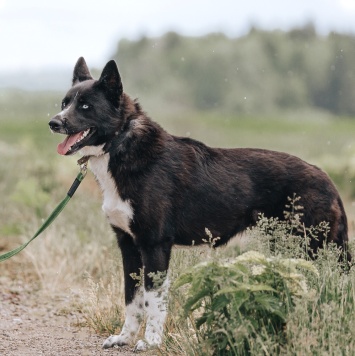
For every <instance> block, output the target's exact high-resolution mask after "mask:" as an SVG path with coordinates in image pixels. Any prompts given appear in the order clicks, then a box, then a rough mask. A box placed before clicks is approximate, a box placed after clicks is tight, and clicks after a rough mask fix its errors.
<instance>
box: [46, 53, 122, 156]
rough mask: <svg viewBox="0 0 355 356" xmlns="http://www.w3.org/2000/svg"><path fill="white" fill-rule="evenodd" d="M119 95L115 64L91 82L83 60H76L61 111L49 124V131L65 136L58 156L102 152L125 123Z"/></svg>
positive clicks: (120, 86)
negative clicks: (121, 115)
mask: <svg viewBox="0 0 355 356" xmlns="http://www.w3.org/2000/svg"><path fill="white" fill-rule="evenodd" d="M122 95H123V91H122V82H121V77H120V74H119V72H118V68H117V65H116V63H115V61H113V60H111V61H109V62H108V63H107V64H106V66H105V68H104V69H103V71H102V74H101V77H100V79H99V80H94V79H93V77H92V76H91V74H90V71H89V69H88V67H87V65H86V63H85V60H84V58H82V57H81V58H79V60H78V62H77V63H76V65H75V68H74V73H73V82H72V87H71V89H70V90H69V91H68V92H67V94H66V95H65V97H64V99H63V101H62V111H61V112H60V113H59V114H57V115H56V116H54V117H53V118H52V119H51V121H50V122H49V127H50V129H51V130H52V132H56V133H61V134H65V135H67V137H66V138H65V140H64V141H63V142H62V143H60V144H59V145H58V148H57V151H58V153H59V154H61V155H71V154H74V153H76V152H77V151H79V150H82V151H83V153H84V154H90V152H98V151H101V152H102V150H101V149H102V147H103V146H104V144H105V143H107V142H108V141H109V140H110V139H111V138H112V137H114V136H115V135H117V134H118V133H119V131H120V130H121V129H122V125H123V124H124V123H123V122H121V121H122V120H120V115H119V111H120V110H119V109H120V105H121V101H122V100H121V99H122ZM85 150H87V151H88V152H85Z"/></svg>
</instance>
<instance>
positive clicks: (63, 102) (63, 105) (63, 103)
mask: <svg viewBox="0 0 355 356" xmlns="http://www.w3.org/2000/svg"><path fill="white" fill-rule="evenodd" d="M65 105H66V104H65V101H62V110H63V109H64V108H65Z"/></svg>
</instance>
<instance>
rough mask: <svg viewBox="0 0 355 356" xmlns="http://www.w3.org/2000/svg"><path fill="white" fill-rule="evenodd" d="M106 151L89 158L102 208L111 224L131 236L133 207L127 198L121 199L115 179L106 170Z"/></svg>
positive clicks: (107, 158)
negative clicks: (99, 187)
mask: <svg viewBox="0 0 355 356" xmlns="http://www.w3.org/2000/svg"><path fill="white" fill-rule="evenodd" d="M108 160H109V156H108V153H106V154H103V155H101V156H96V157H95V156H94V157H91V158H90V161H89V164H90V169H91V170H92V172H93V173H94V174H95V176H96V179H97V180H98V182H99V184H100V186H101V189H102V192H103V199H104V201H103V204H102V210H103V211H104V213H105V214H106V216H107V218H108V220H109V222H110V224H111V225H113V226H116V227H118V228H120V229H122V230H123V231H125V232H127V233H128V234H130V235H131V236H133V233H132V231H131V229H130V223H131V221H132V220H133V209H132V206H131V203H130V201H129V200H122V198H121V197H120V194H119V192H118V190H117V187H116V184H115V181H114V180H113V178H112V176H111V174H110V172H108Z"/></svg>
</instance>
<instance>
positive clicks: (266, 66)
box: [114, 24, 355, 116]
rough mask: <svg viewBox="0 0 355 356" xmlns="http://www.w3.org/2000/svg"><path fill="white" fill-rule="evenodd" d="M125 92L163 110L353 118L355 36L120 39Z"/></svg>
mask: <svg viewBox="0 0 355 356" xmlns="http://www.w3.org/2000/svg"><path fill="white" fill-rule="evenodd" d="M114 58H115V59H116V60H117V62H118V64H119V68H120V71H121V75H122V78H123V82H124V86H125V89H126V91H127V92H128V93H130V94H132V95H133V96H134V95H135V96H138V97H140V98H144V99H149V100H148V102H150V103H154V106H156V105H157V104H158V105H163V106H165V108H166V109H168V110H179V109H180V110H181V109H182V108H187V109H194V110H202V111H204V110H212V109H217V110H221V111H225V112H228V113H243V114H259V113H266V112H270V113H272V112H274V111H275V110H297V109H308V108H315V109H320V110H326V111H329V112H331V113H334V114H337V115H348V116H351V115H355V82H354V79H355V36H354V35H351V34H341V33H330V34H329V35H327V36H322V35H320V34H318V33H317V32H316V30H315V28H314V26H313V25H312V24H308V25H306V26H304V27H302V28H295V29H292V30H290V31H287V32H285V31H265V30H260V29H257V28H252V29H251V30H250V31H249V33H248V34H247V35H245V36H243V37H238V38H229V37H227V36H226V35H224V34H220V33H217V34H209V35H206V36H203V37H186V36H181V35H179V34H177V33H174V32H169V33H166V34H165V35H164V36H162V37H160V38H147V37H142V38H141V39H139V40H136V41H132V40H126V39H123V40H121V41H119V43H118V46H117V50H116V52H115V54H114Z"/></svg>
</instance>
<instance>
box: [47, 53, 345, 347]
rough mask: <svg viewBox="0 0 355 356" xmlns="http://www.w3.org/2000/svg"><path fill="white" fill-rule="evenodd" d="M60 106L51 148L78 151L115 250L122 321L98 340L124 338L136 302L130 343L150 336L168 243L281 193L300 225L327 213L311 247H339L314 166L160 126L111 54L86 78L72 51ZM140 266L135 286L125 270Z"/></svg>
mask: <svg viewBox="0 0 355 356" xmlns="http://www.w3.org/2000/svg"><path fill="white" fill-rule="evenodd" d="M72 84H73V85H72V88H71V89H70V90H69V91H68V93H67V94H66V96H65V98H64V99H63V103H62V111H61V112H60V113H59V114H58V115H56V116H55V117H54V118H53V119H52V120H51V121H50V123H49V125H50V128H51V130H52V131H54V132H58V133H63V134H66V135H68V137H67V138H66V140H65V141H64V142H63V143H62V144H60V145H59V146H58V152H59V153H61V154H65V155H69V154H73V153H75V152H77V151H79V150H80V151H81V153H82V154H83V155H88V156H91V158H90V166H91V169H92V171H93V173H94V174H95V176H96V178H97V181H98V183H99V184H100V186H101V189H102V191H103V198H104V202H103V210H104V212H105V213H106V215H107V217H108V220H109V222H110V224H111V226H112V228H113V230H114V232H115V233H116V235H117V241H118V245H119V247H120V249H121V251H122V258H123V266H124V279H125V302H126V321H125V323H124V326H123V328H122V331H121V333H120V334H119V335H115V336H110V337H109V338H108V339H107V340H106V341H105V342H104V345H103V346H104V347H105V348H106V347H111V346H113V345H124V344H129V343H131V342H132V341H133V340H134V339H135V337H136V334H137V332H138V330H139V326H140V322H141V319H142V316H143V315H144V312H145V314H146V317H147V324H146V331H145V339H144V341H143V340H140V341H138V343H137V345H136V350H144V349H146V347H147V346H153V345H159V344H160V343H161V340H162V333H163V325H164V320H165V317H166V310H167V302H166V300H167V290H168V278H167V277H166V278H165V281H164V282H162V283H161V284H160V285H154V283H153V280H152V278H151V274H150V273H157V272H162V273H163V274H164V273H166V272H167V270H168V266H169V259H170V253H171V248H172V246H173V245H174V244H180V245H192V244H193V243H194V244H200V243H202V239H203V238H205V236H204V231H205V228H208V229H209V230H210V231H211V233H212V235H213V236H216V237H217V236H218V237H220V240H218V244H225V243H227V241H228V240H229V239H230V238H231V237H232V236H234V235H235V234H237V233H239V232H241V231H243V230H245V229H246V228H247V227H248V226H251V225H253V224H255V223H256V220H257V216H258V213H263V214H264V215H265V216H267V217H278V218H280V219H283V218H284V208H285V205H286V204H287V198H288V197H292V196H293V195H294V194H296V195H297V196H300V197H301V201H300V204H301V205H302V206H303V208H304V209H303V217H302V219H303V222H304V224H305V226H306V227H310V226H315V225H318V224H319V223H321V222H323V221H326V222H329V227H330V231H329V234H328V235H327V236H324V235H320V236H318V238H317V239H315V238H314V239H313V240H312V241H311V249H312V250H313V251H314V252H316V251H317V249H318V248H320V247H322V246H323V243H324V242H329V241H332V242H334V243H336V244H337V245H338V246H339V247H340V248H341V249H342V251H343V254H344V256H345V258H346V259H347V260H348V261H350V258H351V257H350V255H349V253H348V252H347V241H348V236H347V219H346V215H345V212H344V208H343V204H342V201H341V199H340V197H339V194H338V192H337V190H336V188H335V186H334V185H333V183H332V182H331V181H330V179H329V177H328V176H327V175H326V174H325V173H324V172H323V171H321V170H320V169H319V168H317V167H315V166H313V165H310V164H308V163H306V162H304V161H302V160H301V159H299V158H296V157H294V156H291V155H288V154H286V153H280V152H274V151H267V150H262V149H241V148H239V149H238V148H237V149H219V148H210V147H207V146H206V145H204V144H203V143H201V142H198V141H195V140H192V139H190V138H182V137H176V136H173V135H170V134H168V133H167V132H166V131H164V130H163V129H162V128H161V127H160V126H159V125H158V124H157V123H155V122H154V121H152V120H151V119H150V118H149V117H148V116H147V115H146V114H145V113H144V112H143V111H142V109H141V107H140V105H139V104H138V103H137V101H134V100H131V99H130V98H129V96H127V95H126V94H125V93H124V92H123V89H122V82H121V78H120V75H119V72H118V69H117V65H116V63H115V62H114V61H110V62H108V63H107V65H106V66H105V68H104V70H103V72H102V74H101V77H100V79H99V80H94V79H93V78H92V76H91V74H90V72H89V70H88V67H87V65H86V63H85V61H84V59H83V58H79V60H78V62H77V64H76V66H75V68H74V75H73V83H72ZM141 268H144V287H137V286H136V281H135V280H133V279H132V277H131V274H132V273H137V274H139V272H140V269H141Z"/></svg>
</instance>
